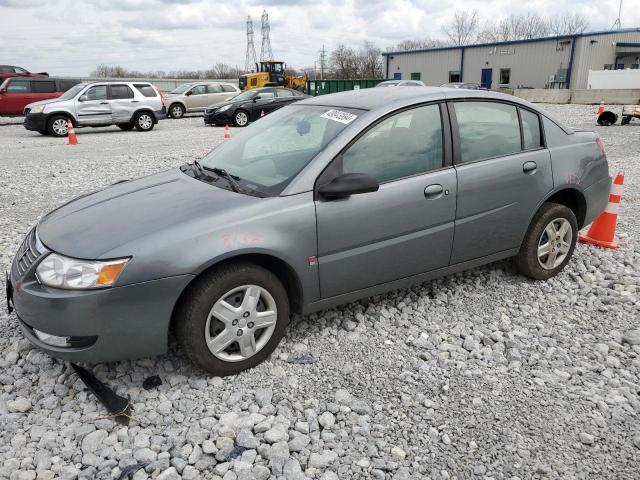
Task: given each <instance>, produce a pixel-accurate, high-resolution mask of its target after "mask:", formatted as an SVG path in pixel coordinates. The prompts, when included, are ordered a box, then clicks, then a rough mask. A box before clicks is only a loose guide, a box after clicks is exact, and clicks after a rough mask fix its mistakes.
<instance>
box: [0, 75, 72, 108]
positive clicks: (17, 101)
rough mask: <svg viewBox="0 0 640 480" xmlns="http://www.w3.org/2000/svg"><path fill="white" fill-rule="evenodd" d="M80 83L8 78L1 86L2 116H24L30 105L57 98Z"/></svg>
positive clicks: (65, 79) (63, 80) (0, 102)
mask: <svg viewBox="0 0 640 480" xmlns="http://www.w3.org/2000/svg"><path fill="white" fill-rule="evenodd" d="M78 83H80V80H72V79H68V78H28V79H27V78H15V77H12V78H7V79H6V80H5V81H4V82H3V83H2V84H0V115H4V116H17V115H23V114H25V113H24V108H25V107H26V106H27V105H28V104H30V103H33V102H34V101H40V100H48V99H50V98H57V97H59V96H60V95H62V94H63V93H64V92H66V91H67V90H69V89H70V88H71V87H73V86H74V85H77V84H78Z"/></svg>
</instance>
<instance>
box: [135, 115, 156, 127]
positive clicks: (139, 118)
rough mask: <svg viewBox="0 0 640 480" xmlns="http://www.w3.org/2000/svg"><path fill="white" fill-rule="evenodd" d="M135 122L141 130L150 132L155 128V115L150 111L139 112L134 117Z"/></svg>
mask: <svg viewBox="0 0 640 480" xmlns="http://www.w3.org/2000/svg"><path fill="white" fill-rule="evenodd" d="M133 124H134V125H135V127H136V130H138V131H139V132H149V131H151V130H153V125H154V121H153V116H152V115H151V114H150V113H149V112H140V113H137V114H136V116H135V118H134V119H133Z"/></svg>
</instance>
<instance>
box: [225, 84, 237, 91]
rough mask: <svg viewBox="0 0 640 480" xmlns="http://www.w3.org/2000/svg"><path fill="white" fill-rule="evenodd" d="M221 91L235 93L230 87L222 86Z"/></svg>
mask: <svg viewBox="0 0 640 480" xmlns="http://www.w3.org/2000/svg"><path fill="white" fill-rule="evenodd" d="M222 89H223V90H224V91H225V92H235V91H236V89H235V88H233V87H232V86H231V85H222Z"/></svg>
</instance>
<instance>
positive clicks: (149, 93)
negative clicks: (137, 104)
mask: <svg viewBox="0 0 640 480" xmlns="http://www.w3.org/2000/svg"><path fill="white" fill-rule="evenodd" d="M133 86H134V87H136V89H137V90H138V91H139V92H140V93H141V94H142V95H144V96H145V97H157V96H158V95H157V94H156V91H155V89H154V88H153V87H152V86H151V85H147V84H145V83H135V84H134V85H133Z"/></svg>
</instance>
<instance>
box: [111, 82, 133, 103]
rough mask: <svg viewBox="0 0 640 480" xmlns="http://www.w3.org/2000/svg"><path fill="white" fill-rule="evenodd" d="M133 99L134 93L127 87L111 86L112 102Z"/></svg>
mask: <svg viewBox="0 0 640 480" xmlns="http://www.w3.org/2000/svg"><path fill="white" fill-rule="evenodd" d="M123 98H133V91H132V90H131V89H130V88H129V87H128V86H127V85H111V100H121V99H123Z"/></svg>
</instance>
